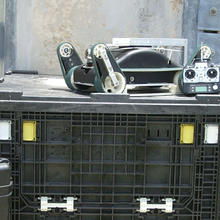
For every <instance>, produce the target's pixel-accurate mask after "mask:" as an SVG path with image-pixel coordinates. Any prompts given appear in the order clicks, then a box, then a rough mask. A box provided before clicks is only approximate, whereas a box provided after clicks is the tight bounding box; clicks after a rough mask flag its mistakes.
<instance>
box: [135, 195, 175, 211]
mask: <svg viewBox="0 0 220 220" xmlns="http://www.w3.org/2000/svg"><path fill="white" fill-rule="evenodd" d="M137 201H139V202H140V209H138V210H137V211H138V212H140V213H146V212H150V210H154V209H157V210H161V211H162V212H165V213H172V212H174V210H173V202H174V201H175V200H174V199H172V198H166V199H162V201H163V202H165V204H149V203H148V202H149V201H150V199H147V198H140V199H137Z"/></svg>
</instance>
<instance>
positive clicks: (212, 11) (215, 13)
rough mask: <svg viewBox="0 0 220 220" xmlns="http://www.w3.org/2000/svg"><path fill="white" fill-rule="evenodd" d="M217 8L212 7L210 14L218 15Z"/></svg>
mask: <svg viewBox="0 0 220 220" xmlns="http://www.w3.org/2000/svg"><path fill="white" fill-rule="evenodd" d="M217 11H218V10H217V8H216V7H212V8H210V10H209V13H210V15H211V16H216V15H217Z"/></svg>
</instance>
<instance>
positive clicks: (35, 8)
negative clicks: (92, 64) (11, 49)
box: [15, 0, 183, 74]
mask: <svg viewBox="0 0 220 220" xmlns="http://www.w3.org/2000/svg"><path fill="white" fill-rule="evenodd" d="M182 13H183V0H129V1H128V0H120V1H117V0H111V1H109V0H93V1H90V0H71V1H66V0H58V1H57V0H38V1H37V0H22V1H17V34H16V42H17V44H16V50H17V53H16V63H15V67H16V69H32V70H33V69H34V70H39V73H40V74H60V68H59V65H58V60H57V56H56V47H57V45H58V44H59V43H60V42H62V41H71V42H72V43H73V44H74V45H75V47H76V49H77V51H79V53H80V55H81V56H83V55H84V51H85V49H86V48H87V47H88V46H89V45H91V44H93V43H95V42H105V43H106V42H111V39H112V37H181V36H182Z"/></svg>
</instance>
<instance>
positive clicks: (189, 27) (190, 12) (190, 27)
mask: <svg viewBox="0 0 220 220" xmlns="http://www.w3.org/2000/svg"><path fill="white" fill-rule="evenodd" d="M198 8H199V0H193V1H192V0H185V1H184V13H183V34H182V36H183V37H184V38H186V39H188V57H190V56H191V55H192V54H193V51H194V50H195V49H196V44H197V30H198ZM189 18H190V19H189Z"/></svg>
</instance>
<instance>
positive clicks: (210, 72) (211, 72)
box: [207, 69, 218, 78]
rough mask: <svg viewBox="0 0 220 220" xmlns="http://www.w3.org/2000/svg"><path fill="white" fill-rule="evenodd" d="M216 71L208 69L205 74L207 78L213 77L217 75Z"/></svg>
mask: <svg viewBox="0 0 220 220" xmlns="http://www.w3.org/2000/svg"><path fill="white" fill-rule="evenodd" d="M217 74H218V72H217V70H216V69H209V70H208V71H207V75H208V77H209V78H215V77H216V76H217Z"/></svg>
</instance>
